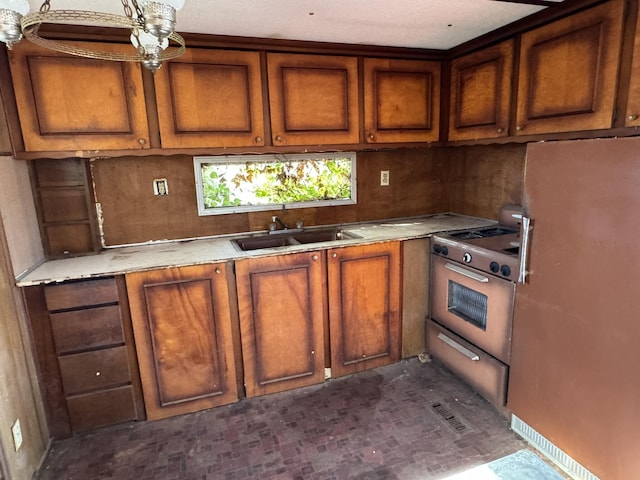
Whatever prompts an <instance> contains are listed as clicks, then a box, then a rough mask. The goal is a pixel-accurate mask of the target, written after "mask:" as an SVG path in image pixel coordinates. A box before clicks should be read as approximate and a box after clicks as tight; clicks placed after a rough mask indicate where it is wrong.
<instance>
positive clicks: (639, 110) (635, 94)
mask: <svg viewBox="0 0 640 480" xmlns="http://www.w3.org/2000/svg"><path fill="white" fill-rule="evenodd" d="M624 125H625V127H639V126H640V15H638V17H637V19H636V35H635V38H634V41H633V60H632V61H631V76H630V79H629V94H628V97H627V110H626V113H625V120H624Z"/></svg>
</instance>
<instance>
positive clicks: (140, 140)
mask: <svg viewBox="0 0 640 480" xmlns="http://www.w3.org/2000/svg"><path fill="white" fill-rule="evenodd" d="M138 143H139V144H140V145H144V144H145V143H147V140H146V139H144V138H139V139H138Z"/></svg>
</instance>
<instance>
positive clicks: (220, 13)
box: [29, 0, 563, 50]
mask: <svg viewBox="0 0 640 480" xmlns="http://www.w3.org/2000/svg"><path fill="white" fill-rule="evenodd" d="M138 1H139V2H140V0H138ZM562 1H563V0H393V1H392V0H322V1H320V0H295V1H292V0H213V1H211V0H186V2H185V6H184V7H183V9H182V10H180V11H179V12H178V16H177V27H176V29H177V31H178V32H179V33H187V32H189V33H206V34H217V35H232V36H242V37H259V38H274V39H287V40H308V41H318V42H332V43H347V44H356V45H378V46H396V47H413V48H426V49H437V50H448V49H450V48H453V47H456V46H458V45H461V44H463V43H465V42H467V41H469V40H471V39H474V38H476V37H479V36H481V35H484V34H486V33H488V32H491V31H493V30H496V29H498V28H500V27H502V26H505V25H508V24H510V23H512V22H514V21H516V20H520V19H522V18H524V17H527V16H529V15H532V14H534V13H537V12H539V11H541V10H544V9H545V8H550V7H549V6H553V5H554V4H555V5H557V4H559V3H561V2H562ZM29 3H30V4H31V9H32V11H35V10H37V9H38V8H39V7H40V4H41V2H40V1H39V0H30V2H29ZM51 8H52V9H53V10H61V9H74V10H95V11H103V12H109V13H122V12H123V10H122V4H121V0H51Z"/></svg>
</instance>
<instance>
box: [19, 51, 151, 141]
mask: <svg viewBox="0 0 640 480" xmlns="http://www.w3.org/2000/svg"><path fill="white" fill-rule="evenodd" d="M77 45H79V46H82V45H83V44H82V43H77ZM91 48H96V47H95V44H91ZM98 48H100V49H101V50H102V51H113V52H119V53H122V52H126V51H129V50H131V49H132V47H131V46H130V45H118V44H100V45H99V47H98ZM9 61H10V68H11V74H12V77H13V88H14V91H15V96H16V103H17V106H18V115H19V117H20V125H21V128H22V136H23V140H24V145H25V150H26V151H56V150H69V151H75V150H122V149H141V148H149V127H148V123H147V111H146V106H145V99H144V92H143V87H142V72H141V70H140V69H141V66H140V65H139V64H137V63H132V62H114V61H103V60H94V59H89V58H82V57H75V56H71V55H67V54H64V53H58V52H55V51H52V50H47V49H44V48H41V47H38V46H36V45H34V44H32V43H29V42H21V43H19V44H18V45H16V46H15V47H14V49H13V50H11V51H9Z"/></svg>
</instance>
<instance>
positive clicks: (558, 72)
mask: <svg viewBox="0 0 640 480" xmlns="http://www.w3.org/2000/svg"><path fill="white" fill-rule="evenodd" d="M622 12H623V1H622V0H614V1H611V2H607V3H605V4H603V5H601V6H599V7H596V8H593V9H590V10H587V11H585V12H582V13H579V14H576V15H572V16H571V17H567V18H565V19H562V20H559V21H557V22H554V23H551V24H549V25H546V26H544V27H542V28H539V29H536V30H533V31H531V32H527V33H525V34H524V35H522V42H521V54H520V73H519V76H518V79H519V83H518V104H517V116H516V132H515V133H516V135H528V134H536V133H550V132H572V131H573V132H575V131H580V130H594V129H604V128H610V127H611V126H612V120H613V113H614V107H615V93H616V81H617V72H618V60H619V55H620V48H621V32H622Z"/></svg>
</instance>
